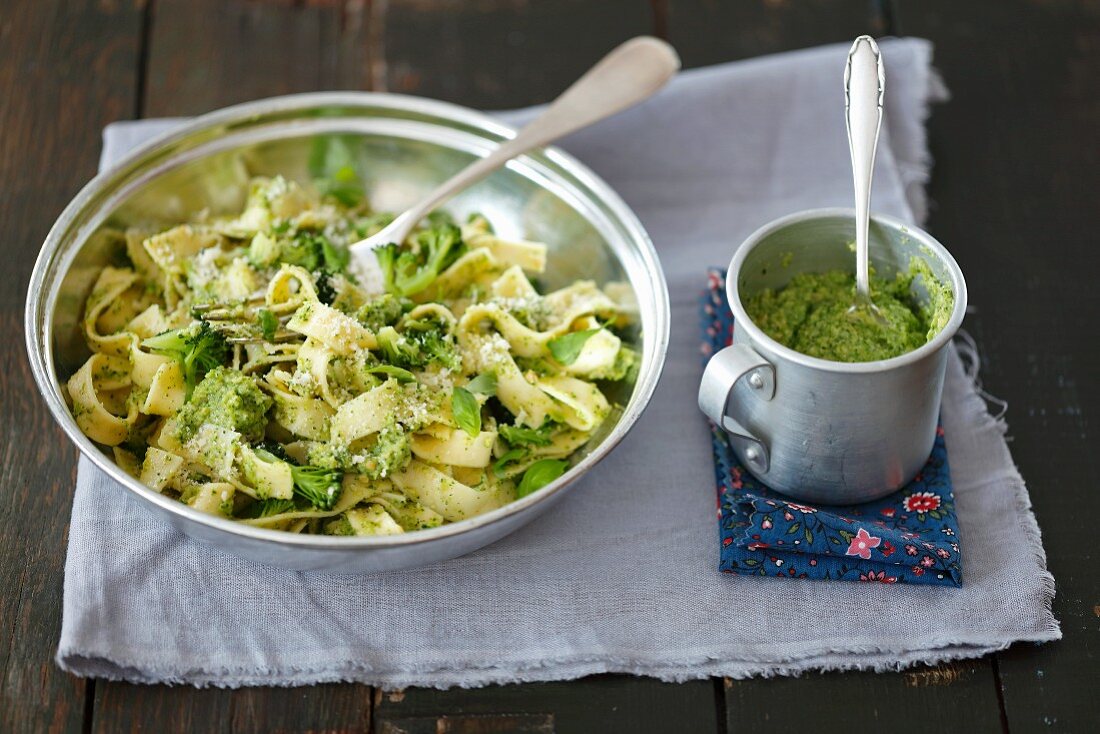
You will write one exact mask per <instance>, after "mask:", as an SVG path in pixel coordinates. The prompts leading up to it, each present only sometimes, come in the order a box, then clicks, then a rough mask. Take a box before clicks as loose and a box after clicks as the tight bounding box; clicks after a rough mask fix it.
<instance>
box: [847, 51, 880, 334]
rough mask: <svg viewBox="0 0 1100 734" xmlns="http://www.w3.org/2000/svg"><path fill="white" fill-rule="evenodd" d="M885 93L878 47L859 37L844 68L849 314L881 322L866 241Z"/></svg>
mask: <svg viewBox="0 0 1100 734" xmlns="http://www.w3.org/2000/svg"><path fill="white" fill-rule="evenodd" d="M885 90H886V71H885V69H883V66H882V54H881V53H879V50H878V44H876V43H875V39H873V38H871V37H870V36H860V37H859V38H857V39H856V40H855V42H854V43H853V44H852V48H851V50H850V51H849V52H848V63H847V65H846V66H845V67H844V111H845V119H846V122H847V125H848V149H849V150H850V151H851V153H852V179H853V182H854V184H855V192H856V302H855V303H854V304H853V305H852V308H851V309H849V312H852V311H855V310H858V309H860V308H862V307H867V309H868V310H869V311H870V312H871V313H872V314H873V315H874V316H875V317H876V318H877V319H878V320H879V321H881V322H885V321H886V319H885V317H884V316H883V315H882V313H881V312H880V311H879V309H878V307H877V306H875V304H874V303H873V302H872V301H871V282H870V273H869V270H870V263H869V256H868V252H867V247H868V243H867V237H868V228H869V226H870V216H871V215H870V207H871V175H872V173H873V172H874V168H875V149H876V148H877V147H878V135H879V129H880V128H881V127H882V98H883V93H884V92H885Z"/></svg>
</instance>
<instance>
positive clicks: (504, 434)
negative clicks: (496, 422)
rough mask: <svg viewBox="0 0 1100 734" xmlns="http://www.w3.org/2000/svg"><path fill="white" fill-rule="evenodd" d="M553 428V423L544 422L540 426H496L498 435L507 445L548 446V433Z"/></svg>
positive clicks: (549, 439)
mask: <svg viewBox="0 0 1100 734" xmlns="http://www.w3.org/2000/svg"><path fill="white" fill-rule="evenodd" d="M553 430H554V424H553V423H546V424H544V425H543V426H542V427H541V428H523V427H522V426H509V425H502V426H497V431H498V432H499V433H500V437H501V438H503V439H504V440H505V441H506V442H507V443H508V445H509V446H549V445H550V442H551V438H550V433H551V432H552V431H553Z"/></svg>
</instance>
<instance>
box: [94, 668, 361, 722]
mask: <svg viewBox="0 0 1100 734" xmlns="http://www.w3.org/2000/svg"><path fill="white" fill-rule="evenodd" d="M370 715H371V690H370V688H368V687H366V686H352V685H342V684H324V685H318V686H311V687H307V688H246V689H241V690H236V691H229V690H224V689H220V688H206V689H203V690H196V689H194V688H189V687H169V686H131V685H117V684H114V685H112V684H105V683H104V682H102V681H100V682H99V683H98V684H97V685H96V699H95V727H94V731H95V732H97V734H98V733H100V732H101V733H102V734H110V733H111V732H117V731H134V732H152V733H154V734H160V732H167V731H178V732H204V734H205V733H206V732H209V733H210V734H217V732H227V733H228V732H232V733H233V734H248V733H249V732H256V733H257V734H266V733H267V732H282V733H284V734H291V733H292V732H303V734H304V733H305V732H327V733H331V734H335V733H336V732H366V731H367V730H368V729H369V727H370Z"/></svg>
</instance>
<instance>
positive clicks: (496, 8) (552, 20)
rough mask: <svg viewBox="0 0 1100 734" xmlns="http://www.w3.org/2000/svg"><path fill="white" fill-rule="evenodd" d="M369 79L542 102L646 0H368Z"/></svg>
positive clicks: (415, 90)
mask: <svg viewBox="0 0 1100 734" xmlns="http://www.w3.org/2000/svg"><path fill="white" fill-rule="evenodd" d="M372 8H373V10H372V18H371V20H372V23H373V24H374V26H375V28H374V32H373V36H374V37H375V38H377V39H378V44H379V46H380V54H381V55H382V57H383V58H384V63H383V64H381V65H380V66H379V67H378V68H377V69H376V72H377V74H376V78H375V82H376V87H377V88H378V89H385V90H388V91H391V92H401V93H403V94H418V95H423V96H427V97H437V98H439V99H444V100H448V101H451V102H457V103H459V104H463V105H467V106H470V107H478V108H486V109H504V108H509V107H523V106H525V105H531V104H538V103H542V102H547V101H549V100H551V99H553V98H554V97H556V96H557V95H558V94H559V93H561V92H562V91H564V90H565V88H566V87H567V86H569V84H570V83H572V82H573V81H574V80H575V79H576V78H577V77H579V76H580V75H581V74H582V73H584V71H586V70H587V69H588V68H589V67H590V66H591V65H592V64H594V63H595V62H596V61H598V60H599V59H600V57H602V56H603V55H604V54H605V53H607V52H608V51H610V50H611V49H612V48H614V47H615V46H616V45H617V44H619V43H621V42H623V41H625V40H627V39H629V38H631V37H633V36H637V35H641V34H649V33H652V32H653V17H652V8H651V6H650V3H649V2H648V0H598V1H596V2H594V1H593V0H374V2H373V3H372Z"/></svg>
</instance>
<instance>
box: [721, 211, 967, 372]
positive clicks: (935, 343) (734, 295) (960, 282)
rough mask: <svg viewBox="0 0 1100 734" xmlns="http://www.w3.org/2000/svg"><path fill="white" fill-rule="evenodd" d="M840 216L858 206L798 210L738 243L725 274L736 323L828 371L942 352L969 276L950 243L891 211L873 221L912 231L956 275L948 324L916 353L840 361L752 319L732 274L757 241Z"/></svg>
mask: <svg viewBox="0 0 1100 734" xmlns="http://www.w3.org/2000/svg"><path fill="white" fill-rule="evenodd" d="M837 217H841V218H846V219H854V218H855V209H848V208H845V207H828V208H822V209H806V210H804V211H799V212H794V213H793V214H788V215H786V216H782V217H779V218H778V219H773V220H772V221H770V222H768V223H767V224H765V225H763V226H762V227H760V228H759V229H757V230H756V231H755V232H753V233H752V234H751V235H749V236H748V237H746V238H745V240H744V241H743V242H742V243H741V246H740V247H738V248H737V251H736V252H735V253H734V255H733V259H732V260H731V261H730V266H729V271H728V272H727V274H726V298H727V300H728V301H729V304H730V308H731V309H732V310H733V318H734V323H736V324H737V328H740V329H744V330H745V331H747V332H748V334H749V336H750V337H751V339H752V341H753V343H756V344H762V346H764V347H766V348H767V349H768V350H770V351H771V352H773V353H775V354H776V355H777V356H779V357H782V358H784V359H785V360H787V361H788V362H793V363H795V364H799V365H802V366H805V367H810V368H813V369H818V370H824V371H827V372H842V373H851V374H866V373H874V372H886V371H888V370H892V369H896V368H899V367H904V366H906V365H910V364H913V363H915V362H919V361H920V360H922V359H924V358H925V357H927V356H930V355H932V354H934V353H935V352H937V351H939V350H940V349H941V348H942V347H943V346H944V345H946V344H947V343H948V342H949V341H950V340H951V339H952V338H953V337H954V336H955V332H957V331H958V330H959V327H960V326H961V325H962V321H963V318H964V317H965V316H966V302H967V300H966V299H967V294H966V281H965V279H964V278H963V274H962V269H961V268H960V267H959V264H958V263H957V262H956V261H955V258H954V257H953V256H952V255H951V253H950V252H948V250H947V248H946V247H944V246H943V244H942V243H940V241H939V240H937V239H936V238H935V237H933V236H932V235H930V234H929V233H928V232H926V231H924V230H923V229H921V228H920V227H918V226H916V225H914V224H910V223H908V222H905V221H903V220H901V219H898V218H897V217H891V216H889V215H886V214H872V215H871V220H872V221H874V222H879V223H881V224H884V225H887V226H889V227H892V228H894V229H898V230H901V231H905V232H908V233H909V234H911V235H913V237H914V238H915V239H918V240H920V242H921V244H924V245H927V246H928V247H929V248H930V249H931V250H932V251H933V252H934V253H935V254H936V256H937V257H938V258H939V259H940V260H941V261H942V262H943V263H944V265H946V266H947V270H948V271H949V272H950V274H951V287H952V289H953V290H954V292H955V305H954V308H953V309H952V311H951V318H950V319H948V321H947V323H946V324H945V325H944V327H943V328H942V329H940V331H939V333H937V334H936V336H935V337H933V338H932V340H931V341H929V342H926V343H925V344H922V345H921V346H920V347H918V348H917V349H914V350H913V351H911V352H905V353H904V354H899V355H898V356H896V357H891V358H890V359H880V360H875V361H872V362H835V361H833V360H830V359H821V358H820V357H811V356H810V355H808V354H803V353H802V352H798V351H795V350H794V349H791V348H790V347H788V346H784V345H783V344H780V343H779V342H777V341H776V340H775V339H773V338H771V337H770V336H768V335H767V334H766V333H764V330H763V329H761V328H760V327H759V326H757V325H756V324H755V323H753V321H752V319H750V318H749V315H748V313H747V312H746V311H745V307H744V306H743V305H742V303H741V298H740V294H739V293H738V290H737V280H738V279H737V278H736V277H730V273H733V274H736V273H740V272H741V267H742V266H743V265H744V263H745V259H746V258H747V257H748V255H749V253H750V252H752V251H753V250H754V249H755V248H756V245H757V244H759V243H760V242H761V241H762V240H763V239H764V238H765V237H767V236H768V235H770V234H772V233H773V232H776V231H777V230H780V229H782V228H784V227H786V226H788V225H791V224H795V223H798V222H804V221H808V220H813V219H831V218H837Z"/></svg>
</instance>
